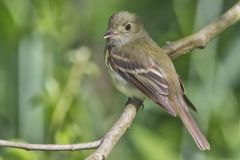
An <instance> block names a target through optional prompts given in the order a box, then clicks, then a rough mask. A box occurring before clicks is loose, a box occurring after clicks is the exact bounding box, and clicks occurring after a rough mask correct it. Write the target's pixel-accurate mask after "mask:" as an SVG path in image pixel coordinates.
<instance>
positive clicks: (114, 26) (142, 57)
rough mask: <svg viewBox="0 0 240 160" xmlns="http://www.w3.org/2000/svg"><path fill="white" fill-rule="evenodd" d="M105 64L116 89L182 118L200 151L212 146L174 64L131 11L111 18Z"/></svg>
mask: <svg viewBox="0 0 240 160" xmlns="http://www.w3.org/2000/svg"><path fill="white" fill-rule="evenodd" d="M104 39H106V46H105V50H104V53H105V64H106V66H107V70H108V73H109V74H110V76H111V79H112V81H113V84H114V86H115V87H116V88H117V89H118V90H119V91H120V92H122V93H123V94H125V95H126V96H128V97H130V98H132V99H135V100H137V101H140V102H143V101H144V100H145V99H146V98H149V99H151V100H152V101H154V102H155V103H156V104H158V105H159V106H161V107H162V108H163V109H165V110H166V111H167V112H168V113H169V114H170V115H172V116H174V117H177V116H178V117H179V118H180V120H181V121H182V122H183V124H184V126H185V127H186V129H187V130H188V132H189V133H190V134H191V136H192V138H193V140H194V141H195V143H196V145H197V147H198V148H199V149H200V150H202V151H204V150H210V145H209V142H208V141H207V139H206V138H205V137H204V135H203V133H202V132H201V130H200V129H199V127H198V126H197V124H196V122H195V120H194V119H193V118H192V116H191V114H190V112H189V107H190V108H192V109H193V110H196V108H195V107H194V106H193V104H192V103H191V101H190V100H189V99H188V98H187V97H186V94H185V89H184V86H183V83H182V81H181V80H180V78H179V76H178V74H177V73H176V70H175V68H174V65H173V62H172V60H171V59H170V57H169V56H168V55H167V54H166V53H164V51H163V49H162V48H160V47H159V46H158V44H157V43H156V42H155V41H154V40H153V39H152V38H151V37H150V35H149V34H148V33H147V31H146V30H145V29H144V25H143V23H142V22H141V20H140V18H139V17H138V16H137V15H136V14H134V13H130V12H128V11H119V12H117V13H114V14H112V15H111V16H110V18H109V22H108V31H107V33H106V34H105V35H104Z"/></svg>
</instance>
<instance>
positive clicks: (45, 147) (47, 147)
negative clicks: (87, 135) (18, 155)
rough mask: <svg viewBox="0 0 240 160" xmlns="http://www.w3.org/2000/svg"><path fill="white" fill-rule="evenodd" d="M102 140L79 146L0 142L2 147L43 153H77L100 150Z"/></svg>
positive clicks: (79, 144)
mask: <svg viewBox="0 0 240 160" xmlns="http://www.w3.org/2000/svg"><path fill="white" fill-rule="evenodd" d="M101 142H102V140H97V141H93V142H87V143H78V144H59V145H57V144H55V145H54V144H28V143H17V142H12V141H5V140H0V146H3V147H11V148H19V149H24V150H27V151H28V150H41V151H75V150H87V149H95V148H98V147H99V146H100V144H101Z"/></svg>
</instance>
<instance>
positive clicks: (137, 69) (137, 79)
mask: <svg viewBox="0 0 240 160" xmlns="http://www.w3.org/2000/svg"><path fill="white" fill-rule="evenodd" d="M109 64H110V65H111V67H112V68H113V69H114V70H115V71H116V72H118V73H119V74H120V75H121V76H122V77H123V78H124V79H125V80H127V81H129V82H130V83H131V84H133V85H134V86H135V87H137V88H138V89H139V90H141V91H142V92H143V93H144V94H146V95H147V96H148V97H149V98H150V99H152V100H153V101H154V102H156V103H157V104H159V105H161V106H162V107H163V108H164V109H165V110H167V111H168V112H169V113H170V114H171V115H173V116H176V112H175V111H174V110H173V108H172V107H171V105H170V104H169V99H168V94H169V90H168V83H167V81H166V80H165V78H164V76H163V74H162V73H161V71H160V69H158V68H159V66H157V64H154V63H152V65H151V66H144V65H143V64H140V63H139V62H136V61H132V60H130V59H128V58H125V57H121V56H120V55H119V54H118V55H116V56H115V55H111V56H110V58H109Z"/></svg>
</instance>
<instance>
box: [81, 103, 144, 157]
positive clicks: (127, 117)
mask: <svg viewBox="0 0 240 160" xmlns="http://www.w3.org/2000/svg"><path fill="white" fill-rule="evenodd" d="M140 106H141V104H139V103H136V101H133V100H132V99H129V101H128V105H127V106H126V108H125V110H124V112H123V113H122V115H121V117H120V118H119V119H118V121H117V122H116V123H115V124H114V126H113V127H112V128H111V129H110V131H108V133H107V134H106V135H105V136H104V138H103V141H102V143H101V145H100V146H99V147H98V149H97V150H96V151H95V152H94V153H93V154H92V155H90V156H89V157H88V158H86V160H104V159H106V157H107V156H108V154H109V153H110V152H111V150H112V149H113V147H114V146H115V145H116V143H117V142H118V140H119V139H120V138H121V137H122V135H123V134H124V133H125V132H126V131H127V129H128V128H129V127H130V125H131V124H132V122H133V120H134V118H135V116H136V113H137V111H138V110H139V108H140Z"/></svg>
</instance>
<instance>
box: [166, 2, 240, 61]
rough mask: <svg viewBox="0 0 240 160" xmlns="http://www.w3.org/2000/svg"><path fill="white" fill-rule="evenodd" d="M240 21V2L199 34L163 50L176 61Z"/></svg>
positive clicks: (169, 45)
mask: <svg viewBox="0 0 240 160" xmlns="http://www.w3.org/2000/svg"><path fill="white" fill-rule="evenodd" d="M239 19H240V1H238V2H237V3H236V4H235V5H234V6H233V7H232V8H230V9H229V10H228V11H227V12H226V13H224V14H223V15H222V16H221V17H220V18H218V19H217V20H216V21H214V22H212V23H210V24H209V25H207V26H206V27H204V28H203V29H201V30H200V31H198V32H197V33H195V34H192V35H191V36H188V37H185V38H183V39H180V40H178V41H175V42H168V44H167V45H166V46H165V47H164V48H163V49H164V51H165V52H166V53H167V54H168V55H169V56H170V57H171V59H175V58H177V57H178V56H180V55H182V54H186V53H188V52H189V51H191V50H192V49H195V48H204V47H205V46H206V45H207V43H208V42H209V41H211V40H212V39H214V38H215V37H216V36H217V35H218V34H219V33H221V32H222V31H224V30H225V29H226V28H228V27H230V26H231V25H233V24H235V23H236V22H238V21H239Z"/></svg>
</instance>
